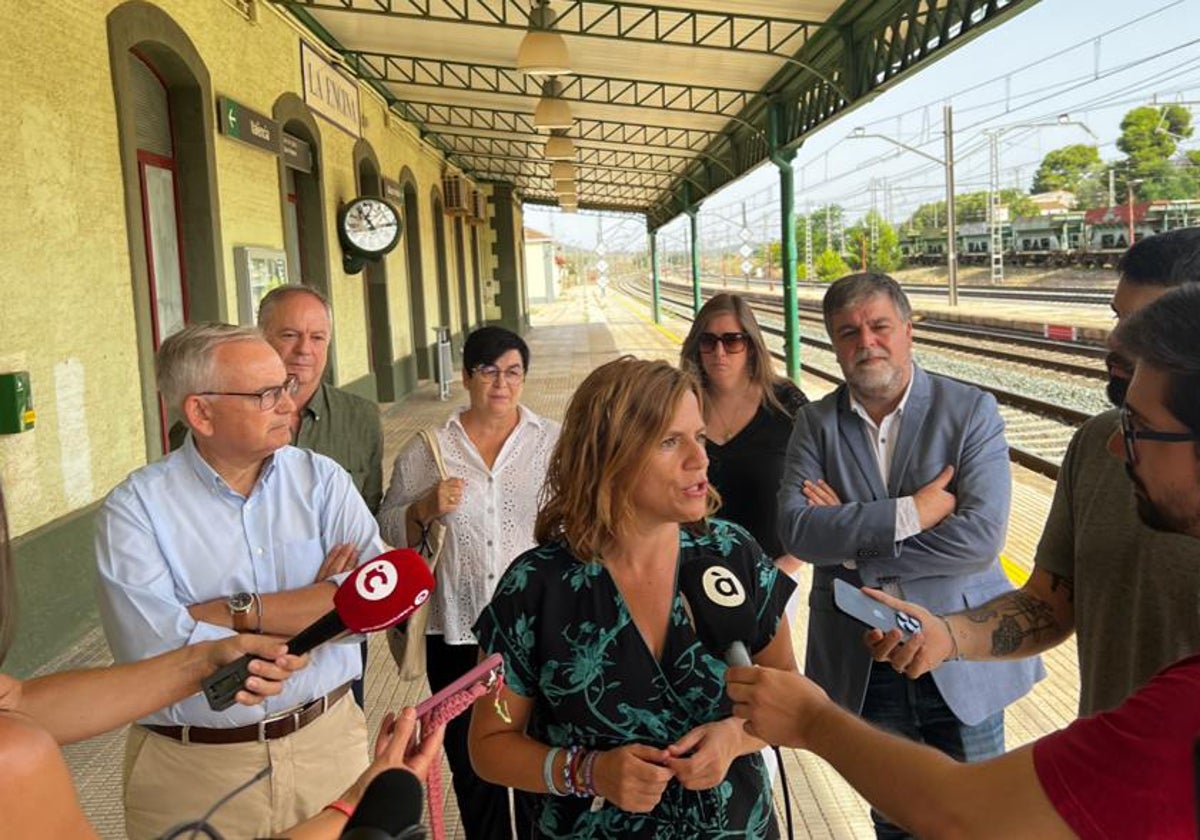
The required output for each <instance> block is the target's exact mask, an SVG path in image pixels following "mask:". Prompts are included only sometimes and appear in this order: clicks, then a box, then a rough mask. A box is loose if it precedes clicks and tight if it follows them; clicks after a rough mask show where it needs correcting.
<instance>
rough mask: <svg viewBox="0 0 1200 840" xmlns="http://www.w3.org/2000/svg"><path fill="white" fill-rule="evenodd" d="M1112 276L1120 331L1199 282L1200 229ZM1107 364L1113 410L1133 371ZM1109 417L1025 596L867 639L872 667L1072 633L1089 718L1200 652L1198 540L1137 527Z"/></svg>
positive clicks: (1061, 497) (1153, 244) (1007, 650)
mask: <svg viewBox="0 0 1200 840" xmlns="http://www.w3.org/2000/svg"><path fill="white" fill-rule="evenodd" d="M1117 269H1118V271H1119V272H1120V276H1121V278H1120V281H1119V282H1118V283H1117V289H1116V292H1115V293H1114V294H1113V299H1112V308H1113V312H1114V313H1115V314H1116V317H1117V321H1118V324H1120V323H1122V322H1124V321H1125V320H1126V319H1127V318H1128V317H1129V316H1130V315H1132V314H1133V313H1134V312H1137V311H1138V310H1140V309H1142V308H1143V307H1145V306H1147V305H1148V304H1150V303H1151V302H1153V301H1154V300H1156V299H1158V298H1159V297H1161V296H1162V295H1164V294H1166V293H1167V292H1168V291H1170V290H1171V289H1172V288H1173V287H1175V286H1180V285H1182V284H1188V283H1193V282H1196V281H1198V280H1200V228H1181V229H1179V230H1173V231H1169V232H1167V233H1160V234H1158V235H1157V236H1151V237H1147V238H1146V239H1143V240H1141V241H1139V242H1137V243H1136V244H1135V245H1134V246H1133V247H1132V248H1130V249H1129V250H1128V251H1127V252H1126V253H1125V255H1124V256H1123V257H1122V259H1121V261H1120V263H1119V264H1118V266H1117ZM1110 347H1112V342H1111V340H1110ZM1107 366H1108V370H1109V377H1110V381H1109V385H1108V394H1109V398H1110V399H1112V400H1113V402H1114V403H1115V404H1116V405H1118V406H1120V405H1121V403H1122V402H1123V401H1124V398H1125V392H1126V389H1127V388H1128V387H1129V377H1130V368H1131V365H1130V364H1129V362H1127V361H1125V359H1124V358H1123V357H1122V355H1121V352H1120V351H1119V350H1117V349H1113V350H1112V352H1110V354H1109V356H1108V359H1107ZM1119 418H1120V412H1119V411H1118V410H1116V409H1114V410H1111V411H1106V412H1104V413H1103V414H1100V415H1098V416H1096V417H1093V418H1092V419H1091V420H1089V421H1088V422H1086V423H1085V424H1084V425H1083V426H1082V427H1081V428H1080V429H1079V431H1077V432H1076V433H1075V437H1074V438H1073V439H1072V440H1071V444H1070V446H1069V447H1068V449H1067V454H1066V456H1065V457H1064V458H1063V463H1062V470H1061V472H1060V473H1059V478H1058V487H1057V488H1056V490H1055V493H1054V501H1053V503H1052V505H1051V507H1050V514H1049V516H1048V517H1047V519H1046V527H1045V529H1044V531H1043V532H1042V539H1041V542H1040V543H1039V544H1038V548H1037V554H1036V556H1035V558H1034V567H1033V574H1032V575H1031V576H1030V578H1029V580H1028V581H1026V582H1025V585H1024V586H1022V587H1021V588H1020V589H1018V590H1017V591H1016V592H1011V593H1008V594H1006V595H1002V596H1000V597H999V598H996V599H993V600H991V601H989V602H988V603H986V604H983V605H982V606H979V607H972V608H971V609H968V610H965V611H950V614H946V615H943V616H941V618H944V619H945V620H944V621H941V620H935V621H934V622H933V623H932V624H927V625H926V626H925V632H924V633H923V638H922V639H920V640H918V643H916V644H913V642H912V641H911V640H910V641H909V642H908V643H905V644H903V645H900V644H898V642H899V634H898V633H891V634H888V635H886V636H885V635H884V634H882V633H879V632H878V631H871V632H870V633H868V636H867V639H868V647H870V648H871V651H872V653H873V654H874V656H875V658H876V659H878V660H880V661H884V660H886V661H888V662H889V663H890V664H891V665H892V666H893V667H894V668H896V669H897V670H899V671H903V672H904V673H906V674H908V675H909V676H910V677H912V678H917V677H920V676H921V675H922V674H925V673H926V672H928V671H930V670H931V669H940V667H941V663H942V662H944V661H945V660H946V659H947V658H949V657H952V656H953V655H954V653H955V651H957V653H958V655H960V656H962V657H963V658H965V659H968V660H974V661H978V660H992V659H1016V658H1019V657H1023V656H1032V655H1033V654H1036V653H1041V652H1042V651H1045V650H1048V649H1050V648H1052V647H1054V646H1055V645H1057V644H1058V643H1059V642H1061V641H1063V640H1064V639H1066V638H1067V637H1068V636H1070V635H1071V632H1072V631H1074V632H1075V634H1076V637H1077V644H1078V647H1079V671H1080V683H1081V690H1080V697H1079V714H1081V715H1090V714H1095V713H1096V712H1100V711H1103V710H1105V709H1111V708H1114V707H1115V706H1117V705H1118V704H1120V703H1121V701H1123V700H1124V699H1125V698H1126V697H1128V696H1129V695H1130V694H1132V693H1133V692H1134V691H1135V690H1137V689H1138V688H1139V687H1140V686H1142V685H1144V684H1145V682H1146V680H1148V679H1149V678H1150V677H1151V675H1153V674H1154V673H1156V672H1157V671H1158V670H1159V669H1161V668H1162V667H1164V666H1165V665H1167V664H1168V663H1170V662H1174V661H1175V660H1177V659H1179V658H1180V657H1181V656H1184V655H1186V654H1189V653H1193V652H1194V651H1196V650H1197V648H1200V563H1197V562H1196V542H1195V540H1194V539H1191V538H1189V537H1185V536H1181V535H1179V534H1178V533H1172V532H1171V531H1174V530H1178V529H1162V528H1157V527H1156V525H1155V522H1154V521H1153V520H1152V519H1151V520H1149V521H1145V517H1143V518H1141V519H1140V518H1139V510H1138V508H1139V504H1144V502H1140V503H1139V502H1138V501H1137V499H1141V498H1144V497H1143V496H1135V495H1134V494H1131V493H1130V492H1129V491H1130V487H1129V479H1128V478H1127V476H1126V471H1125V468H1124V467H1123V466H1122V464H1121V463H1120V462H1119V461H1116V460H1114V459H1113V458H1111V457H1109V455H1108V453H1107V452H1106V451H1105V446H1106V443H1107V441H1108V439H1109V437H1110V436H1111V435H1112V433H1113V429H1115V428H1117V426H1118V425H1119V422H1120V420H1119ZM1136 481H1137V479H1136V478H1135V482H1136ZM882 600H887V599H882ZM887 602H888V603H892V604H895V603H896V602H894V601H887ZM968 606H970V605H968ZM903 608H904V605H901V609H903ZM950 632H953V634H954V637H953V638H951V636H950V635H949V634H950ZM936 673H937V671H936V670H935V671H934V674H936Z"/></svg>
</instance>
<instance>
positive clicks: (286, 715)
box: [145, 683, 350, 744]
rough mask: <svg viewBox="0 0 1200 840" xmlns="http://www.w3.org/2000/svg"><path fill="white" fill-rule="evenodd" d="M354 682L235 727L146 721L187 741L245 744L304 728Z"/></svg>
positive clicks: (152, 727)
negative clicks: (282, 710) (314, 698)
mask: <svg viewBox="0 0 1200 840" xmlns="http://www.w3.org/2000/svg"><path fill="white" fill-rule="evenodd" d="M349 690H350V683H343V684H342V685H339V686H338V687H337V688H335V689H334V690H333V691H331V692H329V693H328V694H326V695H325V696H324V697H318V698H317V699H316V700H313V701H312V702H311V703H306V704H304V705H303V706H298V707H296V708H295V709H292V710H290V711H287V712H283V713H281V714H278V715H274V716H272V717H269V718H264V719H263V720H261V721H259V722H258V723H252V724H250V725H249V726H236V727H233V728H231V729H209V728H207V727H203V726H158V725H155V724H145V726H146V728H147V729H149V730H150V731H151V732H153V733H155V734H156V735H163V736H165V737H167V738H171V739H172V740H175V741H180V742H182V743H184V744H244V743H248V742H250V741H272V740H274V739H276V738H283V737H285V736H287V735H291V734H292V733H293V732H295V731H297V730H299V729H303V728H304V727H306V726H308V725H309V724H310V723H312V722H313V721H314V720H316V719H317V718H319V717H320V716H321V715H323V714H325V712H326V711H327V710H328V709H331V708H333V704H334V703H336V702H337V701H339V700H341V699H342V698H343V697H345V696H346V692H347V691H349Z"/></svg>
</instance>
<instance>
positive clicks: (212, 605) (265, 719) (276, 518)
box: [96, 324, 383, 840]
mask: <svg viewBox="0 0 1200 840" xmlns="http://www.w3.org/2000/svg"><path fill="white" fill-rule="evenodd" d="M156 373H157V377H158V386H159V391H160V393H161V394H162V397H163V400H164V401H165V402H166V403H167V406H168V408H170V409H173V410H175V411H177V412H179V413H180V414H181V415H182V416H183V418H184V422H185V423H186V424H187V426H188V429H189V431H190V434H189V435H188V437H187V439H186V440H185V442H184V444H183V446H182V447H181V448H180V449H178V450H176V451H175V452H173V453H171V454H170V455H168V456H167V457H166V458H164V459H162V460H161V461H158V462H156V463H153V464H150V465H148V466H146V467H143V468H142V469H140V470H137V471H136V472H134V473H133V474H131V475H130V476H129V477H128V478H127V479H126V480H125V481H124V482H122V483H121V484H120V485H119V486H117V487H116V488H115V489H114V490H113V491H112V492H111V493H110V494H109V495H108V497H107V498H106V499H105V501H104V504H103V505H102V506H101V508H100V511H99V513H98V515H97V525H96V555H97V562H98V567H99V584H100V586H99V595H100V613H101V620H102V622H103V626H104V631H105V635H106V636H107V638H108V643H109V646H110V647H111V648H112V651H113V656H114V658H115V659H116V660H117V661H118V662H130V661H137V660H141V659H144V658H146V657H150V656H154V655H157V654H160V653H163V652H165V651H168V650H173V649H175V648H178V647H181V646H183V645H185V644H190V643H193V642H197V641H203V640H206V639H215V638H221V637H224V636H228V635H230V634H232V633H235V632H251V633H259V632H261V633H267V634H271V635H276V636H281V637H289V636H292V635H294V634H295V633H297V632H298V631H300V630H301V629H303V628H304V627H306V626H308V625H309V624H311V623H312V622H313V621H314V620H316V619H317V618H319V617H320V616H322V615H324V614H325V613H327V612H329V610H330V609H332V601H333V593H334V591H335V586H336V584H337V583H338V582H339V581H340V580H341V576H340V574H337V573H340V572H342V571H344V570H345V569H346V568H347V567H348V566H349V565H350V564H352V563H353V562H354V561H355V559H357V560H358V561H362V562H365V561H367V560H370V559H371V558H373V557H375V556H376V555H377V554H379V553H380V552H381V551H382V550H383V544H382V542H381V540H380V538H379V532H378V528H377V526H376V524H375V521H374V519H373V518H372V517H371V513H370V511H369V510H368V509H367V506H366V504H365V503H364V502H363V500H362V497H361V496H360V495H359V493H358V491H357V490H356V489H355V486H354V484H353V483H352V481H351V479H350V476H349V474H347V472H346V471H345V470H344V469H342V468H341V467H339V466H338V465H337V464H336V463H335V462H334V461H332V460H330V459H329V458H326V457H324V456H322V455H318V454H315V453H313V452H310V451H307V450H303V449H298V448H295V447H293V446H290V443H291V440H292V429H291V427H290V422H289V420H290V418H291V417H292V414H293V410H294V402H293V397H294V395H295V393H296V389H297V381H296V378H295V377H294V376H293V375H289V374H288V372H287V371H286V369H285V367H284V363H283V361H282V360H281V359H280V357H279V355H278V354H277V353H276V352H275V350H274V349H272V347H271V345H270V344H268V343H267V342H266V341H264V340H263V338H262V336H261V334H260V333H259V332H258V331H257V330H253V329H248V328H241V327H234V326H230V325H228V324H197V325H192V326H189V327H185V328H184V329H183V330H181V331H179V332H178V333H176V334H175V335H173V336H171V337H170V338H168V339H167V340H166V341H164V342H163V344H162V347H161V348H160V349H159V352H158V356H157V358H156ZM311 660H312V661H311V665H310V667H309V668H307V669H305V670H304V671H302V672H300V673H299V674H297V675H295V676H294V677H293V679H292V680H290V681H289V682H288V683H287V684H286V685H285V687H284V690H283V692H282V693H281V694H280V695H279V696H277V697H273V698H271V699H270V700H269V701H268V702H267V703H266V704H265V705H264V706H256V707H245V706H234V707H231V708H229V709H226V710H224V711H221V712H214V711H212V710H211V709H210V708H209V707H208V704H207V702H206V701H205V699H204V697H203V696H202V695H194V696H192V697H190V698H188V699H186V700H183V701H181V702H179V703H176V704H175V705H173V706H170V707H168V708H166V709H164V710H162V711H160V712H157V713H155V714H152V715H149V716H147V717H145V718H142V719H141V720H140V721H139V722H138V724H137V725H135V726H133V727H132V728H131V730H130V734H129V739H128V742H127V746H126V761H125V773H124V779H125V820H126V830H127V832H128V835H129V837H130V838H132V840H139V838H152V837H157V836H159V835H161V834H162V833H163V832H164V831H166V830H167V829H169V828H170V827H172V826H174V825H176V824H178V823H180V822H182V821H184V820H187V819H194V818H196V817H198V816H199V815H200V814H202V813H204V812H205V811H206V810H207V809H208V808H209V807H210V806H211V805H213V804H214V803H215V802H216V801H217V800H219V799H220V798H221V797H222V796H223V795H224V794H226V793H228V792H229V791H230V790H232V789H234V788H236V787H237V786H238V785H239V784H241V783H242V782H244V781H246V780H247V779H250V778H251V777H253V776H254V775H255V774H256V773H258V772H259V771H261V770H262V769H263V768H264V767H267V766H269V767H271V769H272V775H271V777H270V779H269V780H267V781H264V782H261V783H259V784H257V785H255V786H253V787H251V788H249V789H248V790H246V791H244V792H243V793H241V794H239V795H238V796H237V797H236V798H235V799H233V800H231V801H230V802H229V803H227V804H226V805H225V806H223V807H222V808H221V810H220V811H219V812H218V813H217V814H216V815H215V816H214V817H213V823H214V825H216V827H217V829H218V830H219V831H221V832H222V833H223V834H224V835H226V836H229V837H253V836H266V835H271V834H274V833H277V832H279V831H280V830H282V829H284V828H286V827H287V826H289V825H292V824H294V823H295V822H297V821H299V820H302V819H305V818H306V817H309V816H311V815H312V814H314V813H316V812H317V811H319V810H320V809H321V808H322V807H323V806H324V805H325V804H326V803H328V802H329V801H330V800H332V799H334V798H336V797H337V795H338V794H339V793H340V792H341V791H342V790H344V789H345V788H346V787H347V786H348V785H349V784H350V783H351V782H353V780H354V779H355V778H356V777H357V776H358V774H359V773H361V772H362V770H363V769H364V768H365V767H366V764H367V738H366V722H365V720H364V718H363V714H362V711H361V710H360V709H359V708H358V707H357V706H356V705H355V704H354V703H353V702H352V701H351V700H350V699H348V698H347V697H346V694H347V691H348V687H349V683H350V681H351V680H352V679H354V678H355V677H357V676H358V675H359V674H360V673H361V659H360V656H359V652H358V647H357V645H356V644H330V645H325V646H323V647H320V648H318V649H317V650H315V651H314V652H313V653H312V654H311Z"/></svg>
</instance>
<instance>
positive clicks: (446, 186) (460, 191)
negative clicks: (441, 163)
mask: <svg viewBox="0 0 1200 840" xmlns="http://www.w3.org/2000/svg"><path fill="white" fill-rule="evenodd" d="M468 189H469V187H468V185H467V181H466V179H465V178H463V177H462V176H461V175H456V174H454V173H453V172H447V173H446V174H445V175H443V176H442V200H443V201H444V202H445V203H446V214H447V215H449V216H466V215H468V214H470V212H471V208H470V207H468V206H467V194H468Z"/></svg>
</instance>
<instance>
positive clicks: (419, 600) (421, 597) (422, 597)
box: [413, 589, 429, 607]
mask: <svg viewBox="0 0 1200 840" xmlns="http://www.w3.org/2000/svg"><path fill="white" fill-rule="evenodd" d="M428 600H429V590H428V589H422V590H421V591H420V592H418V593H417V597H416V598H413V606H417V607H419V606H421V605H422V604H424V603H425V602H426V601H428Z"/></svg>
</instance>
